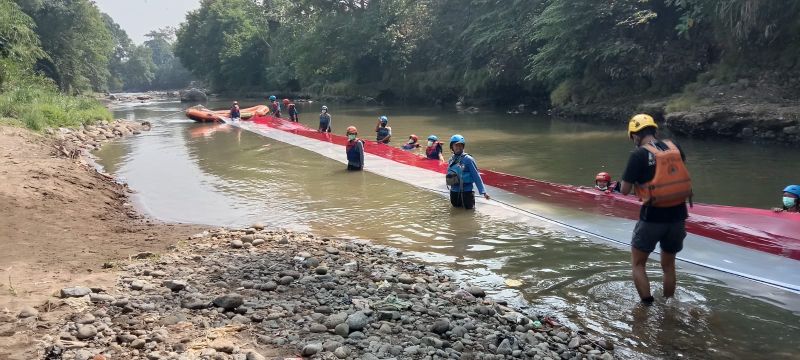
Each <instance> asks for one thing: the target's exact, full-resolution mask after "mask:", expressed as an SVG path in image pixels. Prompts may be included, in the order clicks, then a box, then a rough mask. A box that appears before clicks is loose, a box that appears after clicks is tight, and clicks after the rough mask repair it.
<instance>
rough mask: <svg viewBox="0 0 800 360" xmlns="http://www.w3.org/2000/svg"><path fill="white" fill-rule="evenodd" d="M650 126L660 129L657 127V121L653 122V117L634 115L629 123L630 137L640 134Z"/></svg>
mask: <svg viewBox="0 0 800 360" xmlns="http://www.w3.org/2000/svg"><path fill="white" fill-rule="evenodd" d="M648 126H652V127H654V128H656V129H658V125H656V121H655V120H653V117H652V116H650V115H647V114H636V115H634V116H633V117H632V118H631V121H630V122H629V123H628V137H631V135H632V134H633V133H635V132H639V131H640V130H642V129H644V128H646V127H648Z"/></svg>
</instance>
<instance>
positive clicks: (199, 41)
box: [175, 0, 270, 90]
mask: <svg viewBox="0 0 800 360" xmlns="http://www.w3.org/2000/svg"><path fill="white" fill-rule="evenodd" d="M262 10H263V9H262V8H261V7H260V6H259V5H258V4H257V3H255V2H254V1H252V0H219V1H212V0H203V1H202V2H201V5H200V9H198V10H195V11H192V12H190V13H189V14H188V15H187V16H186V22H185V23H183V24H182V25H181V27H180V28H179V29H178V31H177V42H176V44H175V53H176V55H178V57H180V59H181V62H182V63H183V65H184V66H186V68H187V69H189V70H190V71H191V72H192V73H193V74H194V75H195V76H196V77H198V78H200V79H203V80H205V81H206V82H207V83H209V84H210V85H211V86H212V87H214V88H215V89H219V90H226V89H235V88H242V87H245V88H247V87H251V88H252V87H258V86H259V85H260V84H262V83H263V81H264V79H265V78H266V74H265V69H266V67H267V65H268V64H267V62H266V54H267V53H268V50H269V47H270V44H269V43H267V42H266V41H265V40H264V39H265V32H266V31H267V29H266V27H265V26H264V23H263V22H262V21H261V20H260V19H262V17H263V15H264V13H263V11H262Z"/></svg>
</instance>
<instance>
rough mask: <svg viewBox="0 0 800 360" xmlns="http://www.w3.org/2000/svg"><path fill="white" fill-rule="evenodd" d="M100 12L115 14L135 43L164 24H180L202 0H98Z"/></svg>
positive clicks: (138, 42)
mask: <svg viewBox="0 0 800 360" xmlns="http://www.w3.org/2000/svg"><path fill="white" fill-rule="evenodd" d="M94 2H95V3H97V7H98V8H100V11H102V12H104V13H106V14H108V15H111V17H112V18H113V19H114V21H115V22H116V23H117V24H119V25H120V26H122V28H123V29H124V30H125V32H127V33H128V36H130V37H131V40H133V42H134V43H137V44H141V43H142V42H144V41H145V40H146V39H145V38H144V34H147V33H148V32H150V30H155V29H158V28H161V27H164V26H177V25H178V24H180V23H181V22H183V20H184V18H185V17H186V13H187V12H188V11H189V10H194V9H197V8H199V7H200V0H94Z"/></svg>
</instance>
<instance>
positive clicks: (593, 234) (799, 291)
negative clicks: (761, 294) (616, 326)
mask: <svg viewBox="0 0 800 360" xmlns="http://www.w3.org/2000/svg"><path fill="white" fill-rule="evenodd" d="M236 126H238V125H236ZM246 129H247V130H250V131H253V130H252V129H249V128H246ZM418 187H420V188H423V189H427V190H429V191H432V192H438V193H442V194H447V195H449V191H444V190H440V189H435V188H428V187H424V186H418ZM489 201H494V202H497V203H498V204H502V205H504V206H506V207H508V208H511V209H514V210H516V211H518V212H520V213H523V214H525V215H528V216H530V217H532V218H534V219H537V220H540V221H543V222H546V223H549V224H553V225H557V226H560V227H563V228H566V229H569V230H572V231H575V232H577V233H580V234H584V235H587V236H591V237H594V238H597V239H601V240H605V241H608V242H611V243H614V244H618V245H623V246H629V245H630V244H629V243H627V242H624V241H619V240H616V239H613V238H610V237H608V236H605V235H602V234H598V233H596V232H593V231H590V230H586V229H581V228H579V227H576V226H573V225H570V224H567V223H565V222H562V221H558V220H555V219H551V218H548V217H546V216H543V215H539V214H536V213H534V212H531V211H530V210H526V209H523V208H521V207H518V206H516V205H512V204H509V203H507V202H504V201H501V200H497V199H491V200H489ZM462 202H463V200H462ZM653 252H654V253H656V254H660V252H659V251H653ZM677 260H679V261H682V262H684V263H688V264H692V265H695V266H699V267H701V268H706V269H711V270H716V271H719V272H722V273H725V274H729V275H734V276H737V277H740V278H743V279H747V280H751V281H755V282H758V283H761V284H764V285H768V286H772V287H775V288H778V289H781V290H785V291H789V292H792V293H795V294H800V288H795V287H791V286H788V285H782V284H776V283H772V282H769V281H767V280H766V279H762V278H759V277H754V276H750V275H748V274H745V273H741V272H737V271H731V270H727V269H724V268H721V267H718V266H714V265H709V264H704V263H701V262H698V261H695V260H689V259H684V258H677Z"/></svg>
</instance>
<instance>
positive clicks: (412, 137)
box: [408, 134, 419, 142]
mask: <svg viewBox="0 0 800 360" xmlns="http://www.w3.org/2000/svg"><path fill="white" fill-rule="evenodd" d="M408 138H409V139H413V140H414V142H417V141H418V140H419V138H418V137H417V135H414V134H411V136H409V137H408Z"/></svg>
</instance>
